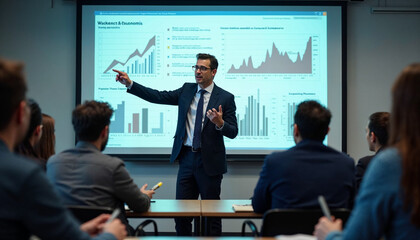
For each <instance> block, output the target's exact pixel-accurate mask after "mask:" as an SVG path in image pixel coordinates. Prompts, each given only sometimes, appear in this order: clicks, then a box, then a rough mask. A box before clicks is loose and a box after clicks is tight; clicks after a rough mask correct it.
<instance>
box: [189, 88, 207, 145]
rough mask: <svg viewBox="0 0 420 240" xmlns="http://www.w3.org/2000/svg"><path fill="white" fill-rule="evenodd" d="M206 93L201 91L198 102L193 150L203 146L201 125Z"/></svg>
mask: <svg viewBox="0 0 420 240" xmlns="http://www.w3.org/2000/svg"><path fill="white" fill-rule="evenodd" d="M206 92H207V91H206V90H204V89H201V90H200V91H199V93H200V94H201V95H200V100H198V104H197V112H196V115H195V124H194V137H193V144H192V147H193V149H198V148H200V145H201V123H202V121H203V105H204V104H203V103H204V93H206Z"/></svg>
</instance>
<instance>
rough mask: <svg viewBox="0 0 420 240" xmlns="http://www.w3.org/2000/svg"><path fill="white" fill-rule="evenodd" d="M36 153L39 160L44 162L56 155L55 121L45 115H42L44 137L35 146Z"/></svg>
mask: <svg viewBox="0 0 420 240" xmlns="http://www.w3.org/2000/svg"><path fill="white" fill-rule="evenodd" d="M35 152H36V154H37V155H38V158H39V159H42V160H44V161H47V160H48V158H49V157H50V156H52V155H54V154H55V120H54V118H52V117H51V116H50V115H47V114H44V113H43V114H42V136H41V139H40V140H39V142H38V144H36V145H35Z"/></svg>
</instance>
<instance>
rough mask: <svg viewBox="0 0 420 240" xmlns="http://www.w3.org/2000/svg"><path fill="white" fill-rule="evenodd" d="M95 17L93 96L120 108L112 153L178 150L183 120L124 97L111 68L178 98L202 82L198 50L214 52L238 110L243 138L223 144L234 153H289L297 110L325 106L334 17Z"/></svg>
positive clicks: (171, 110)
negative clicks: (307, 103) (308, 103)
mask: <svg viewBox="0 0 420 240" xmlns="http://www.w3.org/2000/svg"><path fill="white" fill-rule="evenodd" d="M94 19H95V24H94V26H95V29H94V31H95V33H94V36H95V37H94V60H95V61H94V62H95V64H94V84H93V92H94V94H93V97H94V99H97V100H102V101H107V102H109V103H110V104H111V105H112V107H113V108H114V110H115V114H114V116H113V117H112V121H111V126H110V139H109V143H108V148H107V150H106V151H107V152H108V153H116V152H117V153H119V152H121V151H124V153H137V152H138V150H136V149H149V150H150V149H154V148H156V149H166V150H164V151H163V153H170V149H171V147H172V143H173V136H174V133H175V128H176V121H177V114H178V112H177V107H176V106H165V105H158V104H152V103H148V102H146V101H143V100H141V99H140V98H137V97H135V96H132V95H131V94H128V93H126V92H125V91H126V89H125V87H124V86H122V85H121V84H119V83H116V82H115V74H114V72H113V71H112V69H117V70H121V71H124V72H127V73H128V74H129V76H130V78H131V79H132V80H134V81H136V82H138V83H140V84H143V85H144V86H147V87H150V88H154V89H157V90H167V91H170V90H175V89H177V88H179V87H181V86H182V85H183V84H184V83H185V82H194V81H195V80H194V73H193V71H192V69H191V66H192V65H194V64H195V62H196V58H195V56H196V54H197V53H210V54H212V55H215V56H216V58H217V59H218V60H219V68H218V71H217V74H216V77H215V79H214V81H215V84H216V85H218V86H220V87H222V88H224V89H225V90H227V91H229V92H231V93H232V94H234V96H235V103H236V107H237V111H236V114H237V120H238V129H239V133H238V136H237V137H236V138H235V139H233V140H232V139H228V138H225V143H226V147H227V149H228V153H229V151H231V150H232V151H236V150H255V152H256V153H259V152H258V151H259V150H261V151H262V152H266V151H269V152H270V151H273V150H281V149H286V148H289V147H291V146H293V145H294V141H293V136H292V132H293V129H292V127H291V126H292V124H293V115H294V112H295V111H296V106H297V104H299V103H300V102H301V101H303V100H307V99H316V100H318V101H320V102H321V103H323V104H324V105H327V100H328V96H327V92H328V91H327V90H328V80H327V14H326V12H322V11H301V12H299V11H95V18H94ZM222 107H223V106H222ZM121 147H124V150H121Z"/></svg>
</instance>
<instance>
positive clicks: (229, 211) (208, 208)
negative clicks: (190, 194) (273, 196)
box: [201, 199, 262, 218]
mask: <svg viewBox="0 0 420 240" xmlns="http://www.w3.org/2000/svg"><path fill="white" fill-rule="evenodd" d="M233 204H251V200H250V199H222V200H201V216H203V217H221V218H261V217H262V214H259V213H254V212H235V211H234V210H233V208H232V205H233Z"/></svg>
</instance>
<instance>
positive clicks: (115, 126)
mask: <svg viewBox="0 0 420 240" xmlns="http://www.w3.org/2000/svg"><path fill="white" fill-rule="evenodd" d="M153 114H158V115H159V118H158V119H159V123H158V124H157V125H158V126H159V127H155V128H153V127H151V126H150V125H149V122H151V119H149V118H150V116H149V115H150V114H149V108H142V109H141V113H138V112H137V113H136V112H135V113H128V115H129V117H128V118H126V117H125V115H126V113H125V102H124V101H123V102H122V103H120V104H117V108H116V110H115V112H114V116H115V117H114V120H112V121H111V125H110V133H128V134H150V133H152V134H162V133H163V122H164V113H163V112H154V113H153ZM130 118H131V119H130ZM153 123H155V122H154V121H153ZM125 126H127V131H125Z"/></svg>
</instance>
